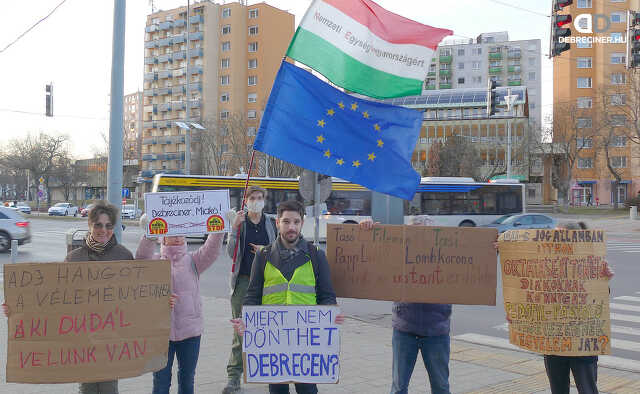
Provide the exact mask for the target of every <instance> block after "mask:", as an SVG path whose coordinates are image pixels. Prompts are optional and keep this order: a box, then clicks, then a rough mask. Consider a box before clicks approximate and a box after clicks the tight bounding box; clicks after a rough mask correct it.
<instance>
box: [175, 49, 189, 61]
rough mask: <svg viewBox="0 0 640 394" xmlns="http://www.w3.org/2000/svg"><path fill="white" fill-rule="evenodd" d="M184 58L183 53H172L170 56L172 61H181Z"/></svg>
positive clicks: (184, 53) (184, 54)
mask: <svg viewBox="0 0 640 394" xmlns="http://www.w3.org/2000/svg"><path fill="white" fill-rule="evenodd" d="M185 57H186V52H185V51H178V52H173V54H172V58H173V60H181V59H184V58H185Z"/></svg>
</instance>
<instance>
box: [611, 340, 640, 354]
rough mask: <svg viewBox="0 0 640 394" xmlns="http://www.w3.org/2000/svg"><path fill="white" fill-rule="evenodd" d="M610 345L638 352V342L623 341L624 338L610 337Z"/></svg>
mask: <svg viewBox="0 0 640 394" xmlns="http://www.w3.org/2000/svg"><path fill="white" fill-rule="evenodd" d="M611 347H612V348H616V349H622V350H628V351H631V352H640V343H638V342H633V341H625V340H624V339H616V338H611Z"/></svg>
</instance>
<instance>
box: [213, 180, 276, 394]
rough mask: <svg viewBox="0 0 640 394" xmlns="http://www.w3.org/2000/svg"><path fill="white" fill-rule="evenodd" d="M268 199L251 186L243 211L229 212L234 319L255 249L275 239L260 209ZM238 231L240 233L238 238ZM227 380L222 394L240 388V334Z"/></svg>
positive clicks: (269, 221)
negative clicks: (231, 224)
mask: <svg viewBox="0 0 640 394" xmlns="http://www.w3.org/2000/svg"><path fill="white" fill-rule="evenodd" d="M266 198H267V191H266V190H265V189H263V188H261V187H259V186H250V187H249V188H248V189H247V209H248V212H245V211H239V212H234V211H229V212H230V214H229V215H228V220H229V223H233V228H232V231H231V233H230V234H229V242H227V252H228V253H229V257H231V258H232V259H233V258H234V255H235V260H234V263H235V264H233V265H232V267H231V277H230V281H229V284H230V286H231V316H232V318H234V319H237V318H239V317H240V315H241V314H242V302H243V301H244V297H245V295H246V294H247V287H248V286H249V276H250V275H251V266H252V264H253V259H254V257H255V255H256V251H257V250H258V249H259V248H261V247H263V246H266V245H269V244H270V243H272V242H273V241H274V240H275V239H276V235H277V232H276V226H275V223H274V221H273V219H271V218H269V217H267V216H266V215H265V214H264V213H263V212H262V210H263V209H264V202H265V199H266ZM247 218H248V219H249V220H246V219H247ZM238 234H240V236H239V237H238ZM227 375H228V378H229V381H228V383H227V386H226V387H225V388H224V390H223V391H222V393H223V394H231V393H235V392H237V391H239V390H240V376H242V337H241V336H239V335H238V334H236V333H234V334H233V343H232V345H231V356H230V357H229V363H228V364H227Z"/></svg>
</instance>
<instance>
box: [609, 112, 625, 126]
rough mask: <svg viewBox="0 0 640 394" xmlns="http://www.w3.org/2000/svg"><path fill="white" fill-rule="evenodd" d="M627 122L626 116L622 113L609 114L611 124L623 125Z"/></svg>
mask: <svg viewBox="0 0 640 394" xmlns="http://www.w3.org/2000/svg"><path fill="white" fill-rule="evenodd" d="M625 123H627V117H626V116H624V115H611V126H624V125H625Z"/></svg>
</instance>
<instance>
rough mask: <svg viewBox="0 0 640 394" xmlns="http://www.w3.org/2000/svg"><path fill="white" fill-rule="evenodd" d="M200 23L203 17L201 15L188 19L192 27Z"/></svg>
mask: <svg viewBox="0 0 640 394" xmlns="http://www.w3.org/2000/svg"><path fill="white" fill-rule="evenodd" d="M202 22H204V17H203V16H202V15H194V16H192V17H190V18H189V23H190V24H192V25H193V24H196V23H202Z"/></svg>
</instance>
